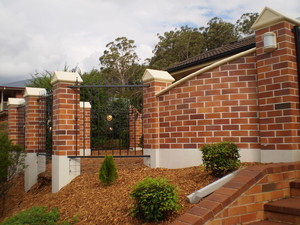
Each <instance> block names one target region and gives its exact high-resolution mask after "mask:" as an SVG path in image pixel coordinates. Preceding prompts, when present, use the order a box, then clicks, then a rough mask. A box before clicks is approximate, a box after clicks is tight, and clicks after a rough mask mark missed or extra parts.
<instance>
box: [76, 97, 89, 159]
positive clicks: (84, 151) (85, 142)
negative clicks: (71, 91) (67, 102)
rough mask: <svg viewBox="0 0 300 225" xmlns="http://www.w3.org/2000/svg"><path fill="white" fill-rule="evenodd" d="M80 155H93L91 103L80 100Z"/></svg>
mask: <svg viewBox="0 0 300 225" xmlns="http://www.w3.org/2000/svg"><path fill="white" fill-rule="evenodd" d="M78 119H79V121H80V155H83V156H89V155H91V104H90V103H89V102H80V114H79V118H78Z"/></svg>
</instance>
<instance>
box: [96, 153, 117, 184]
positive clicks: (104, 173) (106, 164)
mask: <svg viewBox="0 0 300 225" xmlns="http://www.w3.org/2000/svg"><path fill="white" fill-rule="evenodd" d="M117 178H118V173H117V169H116V165H115V161H114V158H113V157H112V156H111V155H106V156H105V157H104V160H103V162H102V165H101V167H100V169H99V179H100V181H101V183H102V184H104V185H110V184H112V183H113V182H114V181H115V180H116V179H117Z"/></svg>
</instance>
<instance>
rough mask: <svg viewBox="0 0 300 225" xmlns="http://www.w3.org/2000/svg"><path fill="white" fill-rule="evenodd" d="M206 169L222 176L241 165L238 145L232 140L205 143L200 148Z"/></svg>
mask: <svg viewBox="0 0 300 225" xmlns="http://www.w3.org/2000/svg"><path fill="white" fill-rule="evenodd" d="M200 151H201V152H202V155H203V156H202V160H203V164H204V166H205V169H206V170H208V171H211V173H212V175H214V176H217V177H220V176H224V175H225V174H227V173H230V172H232V171H234V170H236V169H237V168H238V167H239V166H240V160H239V157H240V154H239V150H238V147H237V146H236V145H235V144H234V143H232V142H220V143H214V144H206V145H203V146H202V148H201V149H200Z"/></svg>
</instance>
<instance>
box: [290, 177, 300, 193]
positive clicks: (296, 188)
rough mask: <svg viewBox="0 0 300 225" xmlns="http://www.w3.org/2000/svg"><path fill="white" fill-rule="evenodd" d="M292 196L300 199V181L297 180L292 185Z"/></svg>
mask: <svg viewBox="0 0 300 225" xmlns="http://www.w3.org/2000/svg"><path fill="white" fill-rule="evenodd" d="M290 189H291V196H292V197H300V180H295V181H292V182H291V183H290Z"/></svg>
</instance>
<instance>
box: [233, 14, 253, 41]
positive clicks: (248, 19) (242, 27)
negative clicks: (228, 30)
mask: <svg viewBox="0 0 300 225" xmlns="http://www.w3.org/2000/svg"><path fill="white" fill-rule="evenodd" d="M258 16H259V14H258V13H244V14H243V15H242V16H241V17H240V18H239V19H238V20H237V21H236V23H235V29H236V31H237V32H238V33H239V34H240V35H241V36H247V35H250V34H253V30H252V29H251V27H252V25H253V24H254V22H255V20H256V19H257V18H258Z"/></svg>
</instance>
